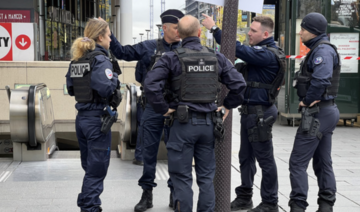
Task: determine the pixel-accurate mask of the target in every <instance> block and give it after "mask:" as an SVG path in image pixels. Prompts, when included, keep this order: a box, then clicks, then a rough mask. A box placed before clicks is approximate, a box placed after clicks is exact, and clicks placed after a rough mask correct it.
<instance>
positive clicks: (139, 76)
mask: <svg viewBox="0 0 360 212" xmlns="http://www.w3.org/2000/svg"><path fill="white" fill-rule="evenodd" d="M145 74H146V67H145V65H144V64H143V63H142V62H141V61H139V62H137V63H136V67H135V79H136V81H137V82H139V83H141V84H143V82H144V78H145V76H144V75H145ZM143 97H144V95H142V96H141V97H140V98H138V99H137V102H136V120H137V126H138V135H137V138H136V148H135V158H134V160H133V164H135V165H143V157H142V136H141V132H142V130H141V125H140V124H141V117H142V114H143V113H144V109H145V102H144V98H143Z"/></svg>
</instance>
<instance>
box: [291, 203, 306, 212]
mask: <svg viewBox="0 0 360 212" xmlns="http://www.w3.org/2000/svg"><path fill="white" fill-rule="evenodd" d="M289 206H290V212H305V209H303V208H301V207H300V206H298V205H297V204H296V203H295V202H294V201H290V203H289Z"/></svg>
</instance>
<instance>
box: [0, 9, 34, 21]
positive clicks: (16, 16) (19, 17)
mask: <svg viewBox="0 0 360 212" xmlns="http://www.w3.org/2000/svg"><path fill="white" fill-rule="evenodd" d="M30 18H31V17H30V10H0V22H4V23H14V22H21V23H30V21H31V20H30Z"/></svg>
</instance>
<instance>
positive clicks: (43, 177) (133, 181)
mask: <svg viewBox="0 0 360 212" xmlns="http://www.w3.org/2000/svg"><path fill="white" fill-rule="evenodd" d="M233 117H234V119H233V132H232V137H233V141H232V166H233V168H232V178H231V187H232V190H231V195H232V199H233V198H234V197H235V192H234V189H235V187H236V186H237V185H239V184H240V174H239V172H238V171H237V170H238V169H239V163H238V159H237V154H238V150H239V147H240V135H239V128H240V125H239V120H240V118H239V116H238V114H237V112H235V111H234V115H233ZM295 132H296V128H293V127H289V126H281V125H279V124H276V125H275V126H274V129H273V135H274V139H273V140H274V151H275V157H276V162H277V167H278V176H279V205H280V208H281V209H282V211H289V208H288V206H287V202H288V196H289V193H290V190H291V188H290V180H289V172H288V160H289V156H290V152H291V149H292V145H293V141H294V136H295ZM332 155H333V166H334V170H335V174H336V180H337V189H338V193H337V201H336V204H335V208H334V211H335V212H360V128H355V127H343V126H339V127H337V129H336V130H335V132H334V136H333V153H332ZM166 169H167V165H166V161H159V165H158V167H157V180H156V183H157V184H158V186H157V187H156V188H155V189H154V191H153V193H154V201H153V202H154V208H152V209H149V210H148V211H149V212H166V211H168V212H170V211H171V210H170V208H169V207H168V206H167V205H168V198H169V190H168V188H167V185H166V180H167V178H168V173H167V171H166ZM260 170H261V169H260V168H259V167H258V173H257V174H256V177H255V185H254V197H253V201H254V204H255V205H257V204H259V202H260V190H259V188H260V180H261V171H260ZM141 174H142V167H141V166H135V165H133V164H132V163H131V161H122V160H120V159H119V158H117V157H116V153H115V152H113V155H112V158H111V163H110V168H109V171H108V175H107V177H106V180H105V190H104V192H103V194H102V195H101V199H102V207H103V209H104V212H115V211H116V212H120V211H124V212H131V211H133V208H134V206H135V204H136V203H137V202H138V201H139V199H140V197H141V193H142V190H141V188H140V187H139V186H137V180H138V178H139V177H140V176H141ZM308 174H309V186H310V188H309V197H308V201H309V204H310V206H309V207H308V210H307V211H311V212H313V211H316V209H317V205H316V200H317V181H316V178H315V176H314V174H313V171H312V168H311V163H310V165H309V169H308ZM83 176H84V172H83V170H82V168H81V165H80V159H79V152H61V154H59V155H55V156H54V157H53V158H52V159H49V160H47V161H44V162H21V163H19V162H13V161H12V160H11V159H7V158H0V212H15V211H16V212H28V211H29V212H30V211H34V212H35V211H36V212H43V211H44V212H45V211H46V212H55V211H59V212H68V211H71V212H72V211H79V208H77V206H76V199H77V195H78V193H79V191H80V189H81V183H82V178H83ZM193 189H194V211H196V201H197V195H198V191H197V186H196V185H194V186H193ZM280 211H281V210H280Z"/></svg>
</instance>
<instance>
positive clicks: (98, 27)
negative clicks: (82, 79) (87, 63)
mask: <svg viewBox="0 0 360 212" xmlns="http://www.w3.org/2000/svg"><path fill="white" fill-rule="evenodd" d="M108 26H109V25H108V23H107V22H106V21H103V20H99V19H97V18H92V19H89V21H88V22H87V23H86V26H85V30H84V36H85V37H80V38H77V39H76V40H75V41H74V43H73V45H72V46H71V50H70V52H71V55H72V58H71V60H74V61H77V60H79V59H80V58H81V57H83V56H84V54H85V53H86V52H87V51H89V50H94V49H95V44H96V41H97V39H98V38H99V36H100V35H103V36H104V35H105V34H106V30H107V27H108Z"/></svg>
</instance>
